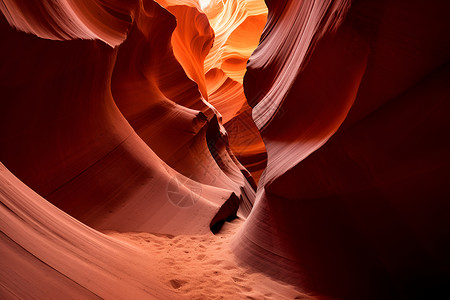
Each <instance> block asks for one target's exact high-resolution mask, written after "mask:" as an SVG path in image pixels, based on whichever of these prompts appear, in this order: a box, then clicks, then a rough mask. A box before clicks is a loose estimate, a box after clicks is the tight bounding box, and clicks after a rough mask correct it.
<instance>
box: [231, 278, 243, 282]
mask: <svg viewBox="0 0 450 300" xmlns="http://www.w3.org/2000/svg"><path fill="white" fill-rule="evenodd" d="M231 279H233V281H234V282H243V281H244V279H242V278H239V277H231Z"/></svg>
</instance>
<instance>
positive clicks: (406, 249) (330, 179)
mask: <svg viewBox="0 0 450 300" xmlns="http://www.w3.org/2000/svg"><path fill="white" fill-rule="evenodd" d="M266 3H267V5H268V8H269V17H268V23H267V25H266V28H265V31H264V33H263V36H262V39H261V43H260V45H259V47H258V49H257V50H256V51H255V53H254V54H253V56H252V57H251V58H250V61H249V65H248V71H247V74H246V76H245V79H244V89H245V93H246V95H247V99H249V102H250V101H251V102H250V105H252V107H253V118H254V120H255V122H256V124H257V126H258V128H259V129H260V131H261V134H262V137H263V140H264V143H265V144H266V148H267V154H268V162H267V169H266V170H265V172H264V174H263V175H262V177H261V180H260V186H259V187H258V193H257V199H256V204H255V207H254V209H253V211H252V213H251V215H250V216H249V218H248V219H247V221H246V223H245V225H244V226H243V227H242V228H241V230H240V233H239V234H238V236H237V237H236V238H235V252H236V254H237V255H238V256H239V257H240V258H241V259H242V261H245V262H247V263H249V264H251V265H253V266H256V267H257V268H258V269H260V270H264V271H266V272H269V273H271V274H273V275H274V276H276V277H278V278H281V279H284V280H286V281H289V282H296V283H297V284H299V285H301V286H303V287H305V288H307V289H310V290H311V291H314V292H315V293H317V294H321V295H327V296H332V297H336V298H339V299H429V298H441V297H442V296H443V295H444V294H448V290H447V288H446V286H448V282H449V279H450V273H449V271H450V268H449V267H450V265H449V257H448V251H449V241H450V239H449V238H450V221H449V220H450V218H449V208H450V204H449V201H448V199H450V190H449V188H448V184H447V183H448V180H449V179H450V176H449V175H450V168H449V167H450V160H449V157H448V153H449V149H450V147H449V146H450V140H449V139H448V135H449V132H450V122H449V118H448V114H449V112H450V101H449V100H450V86H449V82H450V81H449V79H450V77H449V76H450V69H449V64H448V62H449V58H450V36H449V35H448V34H447V33H448V30H449V29H450V21H449V19H448V18H446V16H445V14H446V12H447V11H448V8H449V6H448V3H447V2H445V1H435V2H433V4H431V3H427V4H425V3H424V2H423V1H401V0H395V1H365V0H360V1H359V0H355V1H351V2H350V1H314V0H311V1H266Z"/></svg>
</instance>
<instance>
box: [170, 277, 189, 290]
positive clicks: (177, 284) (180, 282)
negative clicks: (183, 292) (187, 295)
mask: <svg viewBox="0 0 450 300" xmlns="http://www.w3.org/2000/svg"><path fill="white" fill-rule="evenodd" d="M169 283H170V285H171V286H172V287H173V288H174V289H179V288H180V287H182V286H183V285H185V284H186V283H187V281H185V280H180V279H172V280H170V281H169Z"/></svg>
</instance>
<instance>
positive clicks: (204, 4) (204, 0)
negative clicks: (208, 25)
mask: <svg viewBox="0 0 450 300" xmlns="http://www.w3.org/2000/svg"><path fill="white" fill-rule="evenodd" d="M199 2H200V7H201V8H202V9H205V8H206V7H208V5H210V4H211V0H199Z"/></svg>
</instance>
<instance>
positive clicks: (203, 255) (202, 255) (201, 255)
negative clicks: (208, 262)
mask: <svg viewBox="0 0 450 300" xmlns="http://www.w3.org/2000/svg"><path fill="white" fill-rule="evenodd" d="M205 257H206V255H205V254H200V255H197V259H198V260H203V259H204V258H205Z"/></svg>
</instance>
